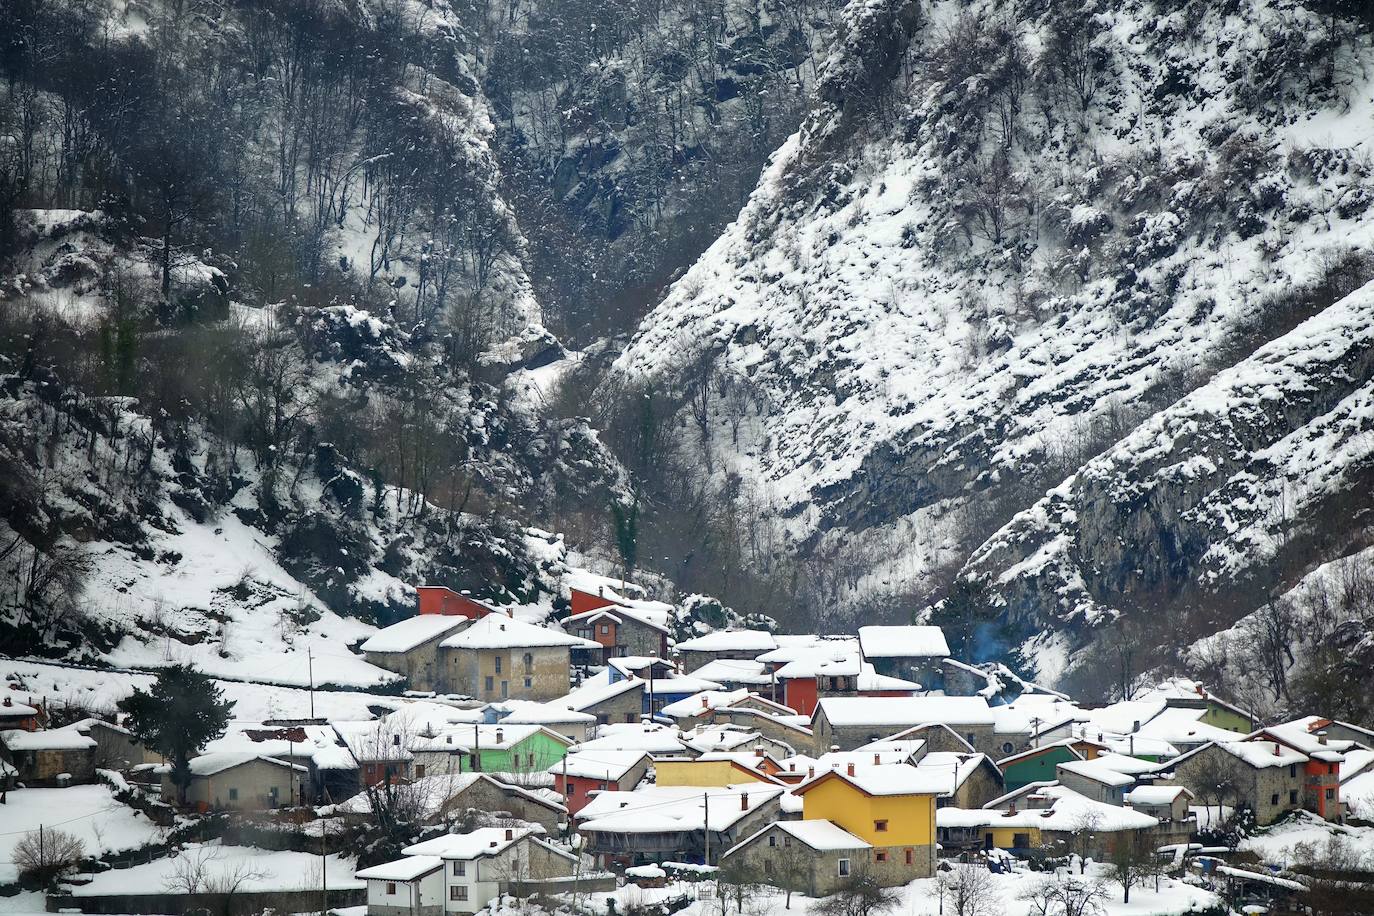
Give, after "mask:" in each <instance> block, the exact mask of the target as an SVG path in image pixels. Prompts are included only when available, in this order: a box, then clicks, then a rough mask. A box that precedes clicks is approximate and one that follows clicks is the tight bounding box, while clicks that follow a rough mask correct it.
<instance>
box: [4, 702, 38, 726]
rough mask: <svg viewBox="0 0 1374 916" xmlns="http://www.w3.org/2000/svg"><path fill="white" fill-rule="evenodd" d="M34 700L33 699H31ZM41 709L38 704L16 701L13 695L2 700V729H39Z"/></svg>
mask: <svg viewBox="0 0 1374 916" xmlns="http://www.w3.org/2000/svg"><path fill="white" fill-rule="evenodd" d="M29 702H30V703H31V702H33V701H32V700H30V701H29ZM38 716H39V710H38V707H37V706H30V705H28V704H25V703H16V702H14V699H13V698H12V697H5V699H4V700H3V701H0V731H3V730H5V729H8V728H17V729H19V730H21V731H26V732H34V731H38Z"/></svg>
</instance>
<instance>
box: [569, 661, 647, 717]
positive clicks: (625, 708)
mask: <svg viewBox="0 0 1374 916" xmlns="http://www.w3.org/2000/svg"><path fill="white" fill-rule="evenodd" d="M550 705H551V706H565V707H567V708H568V709H570V710H572V711H574V712H582V713H587V714H589V715H592V716H595V717H596V723H597V724H598V725H610V724H612V723H621V724H628V723H635V722H638V721H639V720H640V719H641V718H642V717H643V715H644V681H642V680H639V679H638V678H624V679H622V680H619V681H616V682H614V683H611V682H610V680H609V672H606V671H602V672H600V673H599V674H596V675H593V676H592V677H589V678H587V679H586V680H585V681H583V682H582V683H581V684H580V685H579V686H578V687H577V689H576V690H573V691H572V692H571V693H569V694H568V695H567V696H564V697H562V698H561V699H558V700H554V701H552V702H551V703H550Z"/></svg>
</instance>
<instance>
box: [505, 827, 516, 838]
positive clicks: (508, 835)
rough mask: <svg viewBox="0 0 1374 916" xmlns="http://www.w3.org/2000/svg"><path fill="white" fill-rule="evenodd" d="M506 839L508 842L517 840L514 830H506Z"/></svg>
mask: <svg viewBox="0 0 1374 916" xmlns="http://www.w3.org/2000/svg"><path fill="white" fill-rule="evenodd" d="M506 839H508V840H513V839H515V831H514V830H512V829H510V828H509V827H507V828H506Z"/></svg>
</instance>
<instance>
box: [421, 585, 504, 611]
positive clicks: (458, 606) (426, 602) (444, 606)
mask: <svg viewBox="0 0 1374 916" xmlns="http://www.w3.org/2000/svg"><path fill="white" fill-rule="evenodd" d="M415 592H416V594H418V595H419V596H420V613H421V614H443V615H445V616H448V617H470V618H472V619H473V620H481V619H482V618H483V617H485V616H487V615H488V614H490V613H491V612H492V610H491V608H489V607H487V606H486V605H485V604H482V603H481V602H480V601H474V600H472V599H471V598H468V597H467V596H465V595H460V594H458V593H457V592H455V591H453V590H452V589H449V588H445V587H444V586H442V585H420V586H417V587H416V589H415Z"/></svg>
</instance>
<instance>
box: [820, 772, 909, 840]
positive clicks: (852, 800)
mask: <svg viewBox="0 0 1374 916" xmlns="http://www.w3.org/2000/svg"><path fill="white" fill-rule="evenodd" d="M802 817H804V818H806V819H807V820H826V821H834V822H835V823H836V824H838V825H839V826H840V827H842V828H844V829H845V830H848V831H849V832H850V833H852V834H854V835H855V836H856V837H859V838H860V839H862V840H865V841H867V842H869V843H872V844H873V845H874V846H928V845H931V844H933V843H934V842H935V796H933V795H884V796H872V797H870V796H868V795H865V794H864V793H863V792H860V791H859V790H858V789H856V788H854V787H853V786H851V785H850V784H849V783H847V782H845V781H844V780H843V779H836V778H833V777H832V778H830V779H827V780H826V781H825V782H823V783H820V784H819V785H817V786H815V787H814V788H812V789H809V790H807V792H806V793H805V794H804V795H802ZM879 820H885V821H887V830H885V831H878V830H875V829H874V822H875V821H879Z"/></svg>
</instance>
